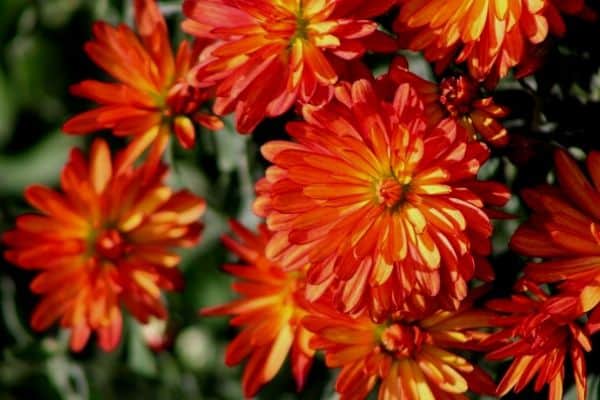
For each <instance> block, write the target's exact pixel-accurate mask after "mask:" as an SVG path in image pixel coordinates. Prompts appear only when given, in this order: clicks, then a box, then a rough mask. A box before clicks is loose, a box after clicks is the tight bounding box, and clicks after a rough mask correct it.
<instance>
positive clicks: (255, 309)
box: [202, 221, 314, 397]
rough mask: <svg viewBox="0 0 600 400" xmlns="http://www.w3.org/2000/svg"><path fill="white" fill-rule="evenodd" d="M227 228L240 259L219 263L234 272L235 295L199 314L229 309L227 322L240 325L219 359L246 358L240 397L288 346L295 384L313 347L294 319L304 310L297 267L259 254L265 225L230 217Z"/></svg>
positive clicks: (267, 376) (270, 373)
mask: <svg viewBox="0 0 600 400" xmlns="http://www.w3.org/2000/svg"><path fill="white" fill-rule="evenodd" d="M231 228H232V230H233V231H234V232H235V234H236V235H237V236H238V237H239V238H240V239H241V242H236V241H235V240H233V239H231V238H230V237H227V236H225V237H224V238H223V241H224V243H225V245H226V246H227V247H228V248H229V249H230V250H231V251H232V252H233V253H235V254H237V255H238V256H239V257H241V258H242V259H243V260H244V261H245V262H246V263H248V264H245V265H230V264H227V265H225V267H224V269H225V270H226V271H227V272H229V273H230V274H232V275H234V276H235V277H237V278H239V280H238V281H236V282H235V283H234V284H233V290H234V291H236V292H237V293H239V294H240V296H241V297H240V299H238V300H234V301H232V302H231V303H228V304H225V305H222V306H216V307H209V308H205V309H203V310H202V314H203V315H232V316H233V319H232V320H231V324H232V325H233V326H241V327H243V328H242V331H241V332H240V333H239V335H238V336H237V337H236V338H235V339H234V340H233V341H232V342H231V343H230V344H229V346H228V348H227V352H226V354H225V362H226V363H227V365H229V366H232V365H236V364H239V363H240V362H242V360H244V359H245V358H247V359H248V362H247V363H246V367H245V369H244V374H243V378H242V386H243V388H244V395H245V396H246V397H253V396H254V395H256V393H257V392H258V390H259V389H260V388H261V386H263V385H264V384H265V383H267V382H269V381H270V380H271V379H273V377H274V376H275V375H276V374H277V372H278V371H279V370H280V369H281V366H282V365H283V362H284V361H285V359H286V357H287V355H288V353H289V352H290V351H291V364H292V372H293V374H294V378H295V380H296V384H297V386H298V390H300V389H301V388H302V387H303V386H304V382H305V380H306V375H307V374H308V371H309V369H310V366H311V364H312V357H313V353H314V351H313V350H312V349H310V348H309V346H308V341H309V339H310V337H311V334H310V332H308V331H307V330H305V329H304V328H303V327H302V326H301V325H300V320H301V319H302V317H304V316H305V315H306V314H307V311H306V309H305V307H304V304H305V302H304V300H303V298H302V293H303V290H304V285H305V283H304V274H303V272H302V271H295V272H286V271H285V270H284V269H283V268H282V266H280V265H279V264H276V263H273V262H271V261H269V260H268V259H267V258H266V257H265V247H266V245H267V243H268V241H269V238H270V237H271V233H270V232H269V231H268V230H267V228H266V226H264V225H260V226H259V232H258V234H254V233H252V232H250V231H249V230H247V229H246V228H244V227H243V226H242V225H240V224H239V223H237V222H235V221H232V222H231Z"/></svg>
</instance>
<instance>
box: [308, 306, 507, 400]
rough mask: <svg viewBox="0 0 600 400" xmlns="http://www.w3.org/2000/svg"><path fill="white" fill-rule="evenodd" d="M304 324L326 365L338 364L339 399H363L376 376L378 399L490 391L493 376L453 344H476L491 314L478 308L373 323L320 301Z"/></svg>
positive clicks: (419, 399) (418, 399)
mask: <svg viewBox="0 0 600 400" xmlns="http://www.w3.org/2000/svg"><path fill="white" fill-rule="evenodd" d="M318 312H319V313H320V314H318V315H311V316H308V317H306V318H304V320H303V324H304V325H305V326H306V327H307V328H308V329H309V330H311V331H312V332H314V334H315V337H314V338H313V339H312V340H311V345H312V346H313V347H315V348H317V349H322V350H323V351H324V352H325V362H326V364H327V366H328V367H330V368H339V367H341V368H342V370H341V372H340V374H339V375H338V378H337V382H336V390H337V392H338V393H340V394H341V399H344V400H347V399H356V400H359V399H365V398H366V397H367V396H368V395H369V393H370V392H371V391H372V390H373V388H374V387H375V385H376V384H377V382H378V381H380V382H381V384H380V386H379V393H378V399H379V400H435V399H456V400H458V399H466V396H465V392H467V391H468V390H471V391H474V392H478V393H486V394H492V393H494V389H495V385H494V382H493V381H492V380H491V379H490V378H489V377H488V376H487V374H486V373H485V372H483V370H481V369H479V368H478V367H477V366H475V365H473V364H471V363H470V362H469V361H468V360H467V359H465V358H464V357H463V356H460V355H458V354H455V353H452V352H451V350H452V349H461V350H464V349H469V348H474V347H476V346H477V344H478V342H479V341H480V340H481V339H482V338H484V337H485V334H484V333H482V332H480V331H478V330H477V329H478V328H481V327H485V326H489V323H490V318H491V315H490V314H489V313H486V312H482V311H474V310H466V311H459V312H445V311H438V312H435V313H433V314H431V315H429V316H427V317H426V318H422V319H410V318H403V319H398V318H396V319H394V318H391V319H390V320H388V321H387V322H386V323H384V324H376V323H374V322H373V321H372V320H371V319H370V318H369V317H368V316H367V315H362V316H359V317H356V318H352V317H349V316H347V315H344V314H340V313H337V312H335V311H333V310H327V309H326V308H323V307H319V309H318Z"/></svg>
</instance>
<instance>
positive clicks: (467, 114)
mask: <svg viewBox="0 0 600 400" xmlns="http://www.w3.org/2000/svg"><path fill="white" fill-rule="evenodd" d="M402 83H409V84H410V85H411V86H412V87H413V88H414V89H415V91H416V92H417V94H418V95H419V98H420V99H421V100H422V101H423V105H424V107H425V115H426V119H427V123H428V124H429V125H432V126H435V125H437V124H438V123H439V122H440V121H441V120H442V119H444V118H452V119H454V120H455V121H456V122H458V123H459V124H460V125H462V126H463V127H464V128H465V129H466V130H467V131H468V132H469V135H470V137H471V139H476V138H478V137H479V136H481V137H482V138H483V140H485V141H486V142H488V143H490V144H491V145H494V146H504V145H506V144H507V143H508V133H507V131H506V129H505V128H504V127H503V126H502V124H501V123H499V122H498V121H497V120H498V119H500V118H503V117H506V116H507V115H508V109H507V108H505V107H502V106H499V105H497V104H496V103H494V99H493V98H492V97H482V96H480V93H479V87H478V85H477V84H476V83H475V82H473V81H472V80H471V79H470V78H469V77H468V76H465V75H458V76H452V77H448V78H444V79H442V81H441V82H440V84H439V85H436V84H435V83H433V82H430V81H427V80H425V79H423V78H421V77H419V76H418V75H415V74H413V73H412V72H410V71H409V70H408V63H407V62H406V59H405V58H403V57H396V58H395V59H394V61H393V62H392V65H391V67H390V70H389V72H388V73H387V74H385V75H382V76H380V77H379V78H378V79H377V87H378V90H379V91H380V92H383V93H385V92H390V91H393V90H394V88H395V87H397V86H398V85H399V84H402ZM390 97H393V92H392V93H391V94H390Z"/></svg>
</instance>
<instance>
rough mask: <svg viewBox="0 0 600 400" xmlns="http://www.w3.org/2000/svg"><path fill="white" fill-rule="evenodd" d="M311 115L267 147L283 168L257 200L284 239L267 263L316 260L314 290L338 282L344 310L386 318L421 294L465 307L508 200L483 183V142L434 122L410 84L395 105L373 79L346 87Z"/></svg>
mask: <svg viewBox="0 0 600 400" xmlns="http://www.w3.org/2000/svg"><path fill="white" fill-rule="evenodd" d="M302 115H303V116H304V119H305V122H291V123H289V124H288V126H287V131H288V133H289V134H290V135H291V136H292V137H293V138H294V139H295V141H294V142H292V141H289V142H288V141H273V142H269V143H267V144H266V145H264V146H263V148H262V153H263V155H264V156H265V157H266V158H267V159H268V160H269V161H271V162H272V163H274V166H271V167H269V168H268V170H267V172H266V177H265V178H263V179H262V180H261V181H259V182H258V183H257V186H256V190H257V193H258V198H257V200H256V202H255V205H254V208H255V211H256V213H257V214H258V215H261V216H265V217H267V224H268V226H269V228H270V229H271V230H273V231H274V232H275V234H274V235H273V238H272V239H271V241H270V243H269V246H268V247H267V256H268V257H270V258H272V259H274V260H279V261H281V262H282V264H283V263H284V265H285V266H286V267H287V268H289V269H294V268H300V267H301V266H303V265H305V263H309V264H310V269H309V271H308V276H307V279H308V281H309V283H311V285H315V287H319V286H327V285H329V284H334V285H336V286H338V287H339V292H338V295H339V297H338V300H339V303H341V306H342V308H343V309H344V310H346V311H356V310H359V309H360V308H362V307H363V306H364V305H370V306H371V308H372V312H373V316H374V317H376V318H377V315H381V314H385V313H387V312H389V311H393V310H397V309H399V308H402V307H404V306H405V304H406V301H405V300H406V299H405V298H406V297H407V296H408V295H410V294H413V293H415V294H420V295H425V296H429V297H431V296H437V295H440V296H439V297H440V299H441V300H442V303H443V305H444V306H445V307H448V308H454V307H456V305H457V303H458V301H459V300H460V299H462V298H464V297H465V295H466V293H467V281H468V280H469V279H471V277H472V276H473V274H474V270H475V261H476V260H478V261H479V260H481V257H479V256H481V255H486V254H488V253H489V251H490V241H489V237H490V235H491V232H492V226H491V223H490V219H489V217H488V215H487V214H486V212H485V211H484V209H483V207H484V203H485V202H489V203H488V204H493V205H501V204H504V203H505V202H506V200H507V199H508V196H509V195H508V192H507V190H506V188H505V187H504V186H502V185H500V184H496V183H491V182H490V183H485V182H479V181H477V180H476V174H477V171H478V170H479V168H480V166H481V165H482V163H483V162H484V161H485V160H486V159H487V157H488V149H487V148H486V146H485V145H484V144H482V143H480V142H475V141H470V140H469V139H468V137H467V133H466V131H465V130H464V129H460V127H459V126H458V125H457V124H456V122H455V121H453V120H451V119H444V120H442V121H440V122H439V124H438V125H437V126H435V127H428V126H427V124H426V123H425V120H424V118H425V117H424V115H423V106H422V103H421V102H420V101H419V99H418V97H417V95H416V93H415V91H413V90H412V89H411V88H410V86H409V85H408V84H403V85H401V86H400V87H399V88H398V91H397V93H396V96H395V99H394V102H393V103H392V104H391V103H388V102H384V101H382V100H380V99H379V98H377V96H376V94H375V92H374V90H373V88H372V86H371V85H370V84H369V83H368V82H367V81H364V80H360V81H357V82H355V83H354V84H353V85H352V86H350V85H349V84H348V85H340V86H338V88H337V89H336V96H335V99H334V100H332V101H331V102H330V103H328V104H327V105H325V106H323V107H315V106H312V105H305V106H304V108H303V110H302ZM484 200H485V202H484ZM284 260H285V262H284ZM478 264H479V265H483V264H481V263H478ZM485 271H486V273H485V275H488V276H489V274H490V271H489V269H485ZM335 278H337V279H335ZM338 280H339V281H338ZM321 291H322V288H321ZM313 297H314V293H313V294H309V298H313ZM383 317H385V315H383Z"/></svg>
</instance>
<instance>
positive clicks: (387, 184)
mask: <svg viewBox="0 0 600 400" xmlns="http://www.w3.org/2000/svg"><path fill="white" fill-rule="evenodd" d="M404 193H405V187H404V186H403V185H401V184H400V182H398V180H397V179H396V178H394V177H389V178H386V179H384V180H383V182H381V185H380V186H379V191H378V195H379V202H380V203H385V205H386V206H388V207H389V208H394V207H397V206H398V205H399V204H400V203H402V201H403V200H404Z"/></svg>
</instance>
